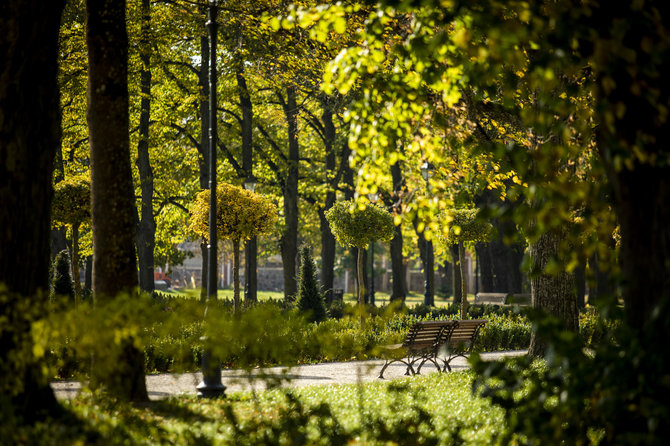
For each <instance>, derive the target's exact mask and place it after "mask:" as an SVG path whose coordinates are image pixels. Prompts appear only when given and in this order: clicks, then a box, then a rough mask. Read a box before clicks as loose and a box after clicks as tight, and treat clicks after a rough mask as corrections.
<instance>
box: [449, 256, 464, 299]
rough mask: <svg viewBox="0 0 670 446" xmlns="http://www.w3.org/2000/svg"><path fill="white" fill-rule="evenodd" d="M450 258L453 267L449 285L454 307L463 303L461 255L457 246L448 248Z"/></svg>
mask: <svg viewBox="0 0 670 446" xmlns="http://www.w3.org/2000/svg"><path fill="white" fill-rule="evenodd" d="M449 252H450V253H451V258H452V260H453V261H454V263H453V264H454V267H453V268H452V269H451V272H452V276H451V284H452V288H453V291H454V305H461V303H462V302H463V286H462V284H461V283H462V278H461V254H460V250H459V249H458V245H451V246H450V247H449Z"/></svg>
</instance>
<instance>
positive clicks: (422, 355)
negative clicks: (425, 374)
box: [379, 320, 458, 379]
mask: <svg viewBox="0 0 670 446" xmlns="http://www.w3.org/2000/svg"><path fill="white" fill-rule="evenodd" d="M457 325H458V322H457V321H454V320H446V321H423V322H417V323H415V324H414V325H412V326H411V327H410V329H409V332H408V333H407V336H405V340H404V341H403V342H402V344H392V345H385V346H382V347H381V348H382V349H384V350H386V352H387V354H388V356H389V357H388V359H386V362H385V363H384V366H383V367H382V369H381V371H380V372H379V378H380V379H384V371H385V370H386V368H387V367H388V366H389V365H391V364H392V363H394V362H402V363H403V364H405V365H406V366H407V370H406V371H405V375H409V374H410V373H411V374H412V375H414V374H416V373H418V370H420V369H421V367H422V366H423V364H424V363H426V362H427V361H430V362H432V363H433V364H435V367H437V369H438V370H439V369H440V365H439V364H438V363H437V359H438V357H437V355H438V353H439V350H440V347H441V346H442V345H443V344H444V343H445V342H446V341H447V340H448V339H449V337H450V336H451V333H452V332H453V331H454V329H456V327H457ZM416 362H419V369H417V372H415V371H414V364H415V363H416Z"/></svg>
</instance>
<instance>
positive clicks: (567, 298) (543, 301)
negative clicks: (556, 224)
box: [528, 232, 579, 356]
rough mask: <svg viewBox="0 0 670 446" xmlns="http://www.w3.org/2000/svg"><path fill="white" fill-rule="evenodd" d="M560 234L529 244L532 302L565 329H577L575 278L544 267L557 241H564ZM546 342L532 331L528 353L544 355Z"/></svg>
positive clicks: (555, 248) (555, 247) (554, 254)
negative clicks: (547, 270) (558, 320)
mask: <svg viewBox="0 0 670 446" xmlns="http://www.w3.org/2000/svg"><path fill="white" fill-rule="evenodd" d="M563 235H564V234H560V233H554V232H547V233H545V234H542V235H541V236H540V237H539V238H538V239H537V241H535V242H534V243H531V245H530V257H531V262H532V264H531V278H530V288H531V304H532V306H533V308H539V309H542V310H544V311H545V312H547V313H548V314H550V315H552V316H554V317H557V318H559V319H560V320H561V321H563V324H564V327H565V329H566V330H570V331H577V330H578V329H579V322H578V315H577V298H576V289H575V277H574V275H573V274H571V273H567V272H565V271H564V269H563V268H560V271H559V272H558V273H556V274H549V273H547V272H546V271H545V268H546V267H547V265H548V264H549V262H550V261H551V260H552V259H555V258H556V256H557V255H558V252H559V243H560V242H561V240H563V238H564V237H563ZM545 351H546V344H545V343H544V342H543V340H542V339H539V338H538V336H537V333H536V332H535V331H533V332H532V333H531V337H530V348H529V349H528V353H529V354H530V355H532V356H543V355H544V353H545Z"/></svg>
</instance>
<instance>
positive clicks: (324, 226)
mask: <svg viewBox="0 0 670 446" xmlns="http://www.w3.org/2000/svg"><path fill="white" fill-rule="evenodd" d="M320 100H321V107H322V109H323V111H322V113H321V124H322V127H323V145H324V152H325V155H326V156H325V169H326V186H327V187H328V190H327V192H326V200H325V202H324V204H323V206H319V207H318V209H317V212H318V214H319V229H321V280H320V282H321V289H322V290H323V291H324V292H325V300H326V303H327V304H330V303H331V302H332V301H333V283H334V281H335V236H333V233H332V231H331V230H330V225H329V224H328V220H327V219H326V212H327V211H328V210H329V209H330V208H331V207H333V204H335V200H336V198H337V196H336V191H337V186H338V183H339V182H340V178H341V176H342V169H340V170H339V171H336V167H337V166H336V161H337V160H336V156H335V137H336V130H335V123H334V122H333V114H334V112H333V108H332V107H333V106H332V103H331V102H332V97H330V96H325V95H322V96H321V98H320ZM348 152H349V151H348V147H347V146H344V147H343V148H342V158H341V162H344V159H343V158H344V157H345V156H346V158H348Z"/></svg>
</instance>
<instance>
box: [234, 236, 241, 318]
mask: <svg viewBox="0 0 670 446" xmlns="http://www.w3.org/2000/svg"><path fill="white" fill-rule="evenodd" d="M233 305H234V308H235V313H237V312H238V311H240V240H239V239H235V240H233Z"/></svg>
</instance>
